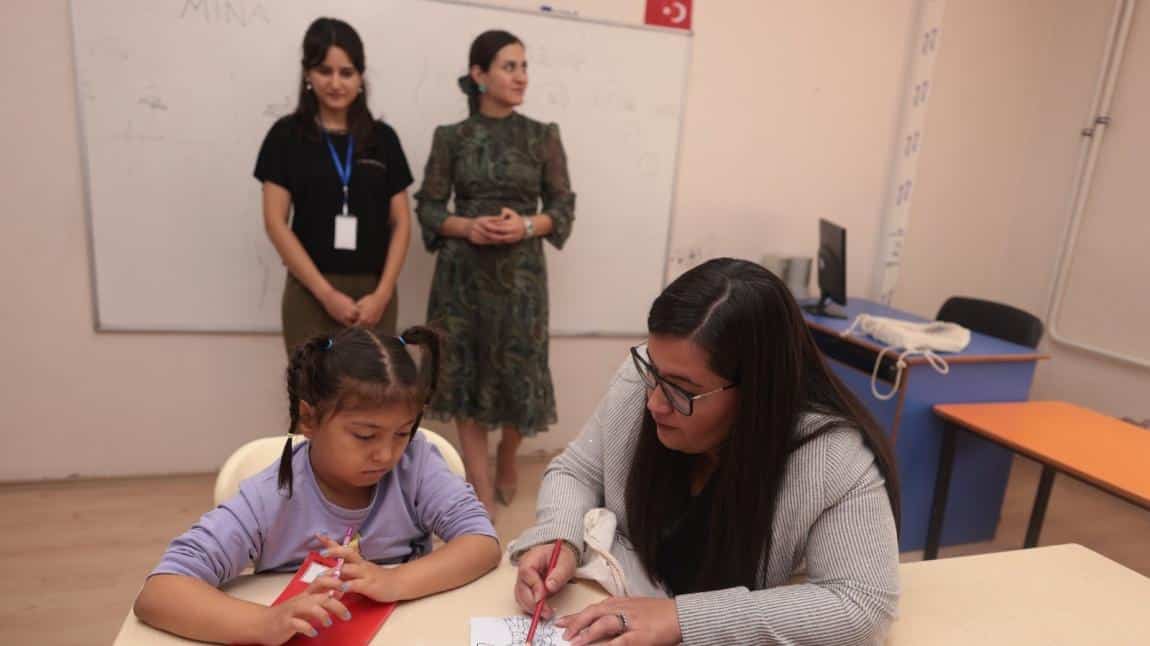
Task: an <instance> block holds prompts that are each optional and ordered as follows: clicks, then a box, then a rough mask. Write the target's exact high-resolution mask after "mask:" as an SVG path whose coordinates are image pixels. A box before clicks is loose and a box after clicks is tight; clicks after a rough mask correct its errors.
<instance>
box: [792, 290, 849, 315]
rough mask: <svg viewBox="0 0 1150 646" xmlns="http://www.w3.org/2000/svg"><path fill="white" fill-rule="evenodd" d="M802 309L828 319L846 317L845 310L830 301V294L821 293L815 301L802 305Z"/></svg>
mask: <svg viewBox="0 0 1150 646" xmlns="http://www.w3.org/2000/svg"><path fill="white" fill-rule="evenodd" d="M803 311H804V312H807V313H808V314H814V315H815V316H822V317H826V318H829V319H846V317H847V313H846V311H845V310H844V309H843V308H841V307H839V306H838V305H835V304H833V303H831V298H830V296H827V295H826V294H823V295H822V297H821V298H819V300H818V302H816V303H808V304H806V305H803Z"/></svg>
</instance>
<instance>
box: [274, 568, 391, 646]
mask: <svg viewBox="0 0 1150 646" xmlns="http://www.w3.org/2000/svg"><path fill="white" fill-rule="evenodd" d="M313 565H315V566H317V567H324V568H334V567H335V559H328V558H324V557H322V556H320V555H319V554H317V553H315V552H309V553H308V555H307V559H305V560H304V562H303V565H301V566H299V570H296V573H295V576H293V577H292V579H291V582H290V583H288V584H287V587H285V588H284V590H283V592H281V593H280V596H278V597H276V600H275V601H273V602H272V605H273V606H278V605H279V604H281V603H283V602H285V601H287V600H288V599H291V598H292V597H294V596H296V595H297V594H300V593H301V592H304V591H305V590H307V588H308V586H309V585H311V584H310V583H307V582H304V575H305V574H306V573H307V572H308V570H310V569H312V566H313ZM340 602H342V603H343V605H345V606H347V609H348V610H349V611H351V621H344V620H343V619H341V618H340V617H336V616H333V617H332V625H331V626H330V627H328V628H325V627H324V626H323V625H315V624H313V626H315V629H316V631H318V632H319V636H318V637H315V638H312V637H307V636H306V635H298V634H297V635H296V636H295V637H293V638H291V639H290V640H288V641H287V642H285V643H286V644H289V645H290V646H336V645H339V646H367V645H368V644H369V643H371V639H372V638H373V637H375V634H376V633H377V632H379V629H380V627H381V626H383V622H385V621H387V618H388V617H390V616H391V612H392V611H393V610H395V605H396V604H395V603H394V602H393V603H378V602H376V601H373V600H371V599H369V598H367V597H365V596H363V595H361V594H357V593H355V592H349V593H347V594H345V595H343V597H342V598H341V599H340Z"/></svg>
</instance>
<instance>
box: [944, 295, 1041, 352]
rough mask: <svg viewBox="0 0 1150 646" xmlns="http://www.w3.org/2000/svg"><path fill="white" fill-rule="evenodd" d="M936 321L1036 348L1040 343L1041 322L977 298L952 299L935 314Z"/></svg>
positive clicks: (1009, 307) (1026, 314) (1015, 309)
mask: <svg viewBox="0 0 1150 646" xmlns="http://www.w3.org/2000/svg"><path fill="white" fill-rule="evenodd" d="M935 318H937V319H938V320H939V321H949V322H951V323H958V324H959V325H961V326H963V327H965V328H969V329H971V330H973V331H975V332H980V333H982V334H987V335H990V336H993V337H997V338H999V339H1002V340H1003V341H1009V342H1011V343H1017V344H1018V345H1024V346H1026V347H1028V348H1037V347H1038V342H1039V341H1041V340H1042V333H1043V326H1042V321H1040V320H1038V317H1036V316H1034V315H1033V314H1031V313H1030V312H1026V311H1024V310H1020V309H1018V308H1017V307H1011V306H1010V305H1005V304H1003V303H996V302H994V301H986V300H982V299H980V298H967V297H965V296H952V297H950V298H948V299H947V300H946V302H945V303H943V304H942V307H941V308H939V310H938V316H937V317H935Z"/></svg>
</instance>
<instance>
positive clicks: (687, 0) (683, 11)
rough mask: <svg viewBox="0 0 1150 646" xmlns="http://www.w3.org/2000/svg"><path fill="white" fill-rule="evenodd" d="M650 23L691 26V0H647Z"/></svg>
mask: <svg viewBox="0 0 1150 646" xmlns="http://www.w3.org/2000/svg"><path fill="white" fill-rule="evenodd" d="M645 22H646V23H647V24H648V25H658V26H659V27H674V28H675V29H690V28H691V0H647V18H646V20H645Z"/></svg>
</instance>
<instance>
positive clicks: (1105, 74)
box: [1046, 0, 1150, 368]
mask: <svg viewBox="0 0 1150 646" xmlns="http://www.w3.org/2000/svg"><path fill="white" fill-rule="evenodd" d="M1136 4H1137V0H1116V2H1115V11H1114V18H1113V20H1112V21H1111V25H1110V31H1109V33H1108V37H1107V41H1106V49H1105V50H1104V52H1103V55H1102V66H1101V72H1100V73H1099V76H1098V82H1097V85H1096V87H1095V91H1094V99H1093V100H1092V102H1091V106H1090V115H1089V117H1088V122H1087V124H1086V127H1085V128H1084V129H1083V131H1082V134H1083V142H1082V147H1081V151H1080V153H1079V160H1078V173H1077V174H1076V177H1077V180H1076V182H1075V185H1074V190H1073V192H1072V193H1071V197H1070V220H1069V221H1068V222H1067V225H1066V233H1065V235H1064V237H1063V244H1062V250H1061V252H1060V253H1059V255H1058V259H1057V260H1056V262H1055V278H1054V283H1053V286H1052V287H1051V299H1050V309H1049V311H1048V312H1047V315H1046V327H1047V333H1048V334H1049V336H1050V339H1051V340H1052V341H1054V342H1055V343H1058V344H1060V345H1065V346H1068V347H1072V348H1076V349H1078V350H1082V351H1083V352H1089V353H1090V354H1094V355H1097V356H1101V357H1106V358H1108V359H1113V360H1115V361H1120V362H1123V363H1127V364H1131V365H1135V366H1139V367H1142V368H1150V358H1145V357H1134V356H1130V355H1126V354H1122V353H1120V352H1115V351H1113V350H1109V349H1107V348H1102V347H1100V346H1097V345H1093V344H1090V343H1085V342H1082V341H1076V340H1074V339H1071V338H1069V337H1067V336H1065V335H1063V334H1062V333H1061V331H1060V330H1059V329H1058V316H1059V314H1060V313H1061V310H1062V304H1063V299H1064V297H1065V295H1066V286H1067V282H1068V281H1067V279H1068V277H1069V276H1070V270H1071V267H1072V266H1073V265H1074V248H1075V245H1076V244H1077V243H1078V233H1079V231H1080V230H1081V228H1082V220H1083V214H1084V212H1085V210H1086V202H1087V200H1088V199H1089V197H1090V188H1091V185H1092V184H1093V180H1094V169H1095V167H1096V165H1097V162H1098V155H1099V153H1100V151H1101V149H1102V141H1103V139H1104V138H1105V135H1106V126H1107V125H1108V124H1109V121H1110V119H1109V113H1110V106H1111V103H1112V102H1113V99H1114V89H1115V86H1116V84H1117V82H1118V72H1119V69H1120V68H1121V65H1122V57H1123V55H1124V54H1125V51H1126V41H1127V38H1128V37H1129V35H1130V25H1131V23H1132V22H1133V17H1134V7H1135V5H1136Z"/></svg>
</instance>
